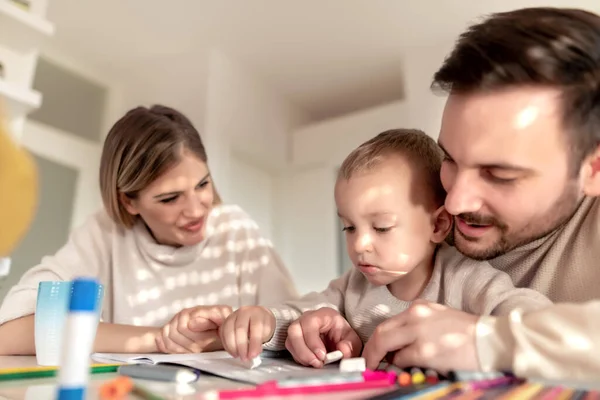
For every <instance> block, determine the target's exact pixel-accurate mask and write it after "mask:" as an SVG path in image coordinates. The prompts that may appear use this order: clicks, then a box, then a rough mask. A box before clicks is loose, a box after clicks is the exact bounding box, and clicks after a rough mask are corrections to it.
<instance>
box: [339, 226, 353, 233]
mask: <svg viewBox="0 0 600 400" xmlns="http://www.w3.org/2000/svg"><path fill="white" fill-rule="evenodd" d="M354 229H355V228H354V227H353V226H345V227H343V228H342V232H348V233H352V232H354Z"/></svg>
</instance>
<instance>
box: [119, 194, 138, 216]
mask: <svg viewBox="0 0 600 400" xmlns="http://www.w3.org/2000/svg"><path fill="white" fill-rule="evenodd" d="M119 201H120V202H121V204H122V205H123V207H125V210H127V212H128V213H129V214H131V215H139V213H140V212H139V211H138V209H137V207H136V205H135V200H134V199H132V198H131V197H129V196H127V195H126V194H125V193H119Z"/></svg>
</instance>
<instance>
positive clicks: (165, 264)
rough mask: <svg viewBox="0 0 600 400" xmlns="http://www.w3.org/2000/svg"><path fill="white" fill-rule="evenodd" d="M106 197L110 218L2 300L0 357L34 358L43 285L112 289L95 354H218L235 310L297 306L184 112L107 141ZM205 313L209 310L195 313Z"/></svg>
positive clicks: (125, 121) (87, 229)
mask: <svg viewBox="0 0 600 400" xmlns="http://www.w3.org/2000/svg"><path fill="white" fill-rule="evenodd" d="M100 190H101V193H102V200H103V203H104V210H102V211H100V212H98V213H96V214H95V215H93V216H91V218H89V220H88V221H87V222H86V223H85V224H84V225H83V226H82V227H80V228H79V229H77V230H75V231H74V232H73V233H72V234H71V236H70V238H69V241H68V242H67V244H66V245H65V246H64V247H63V248H61V249H60V250H59V251H58V252H57V253H56V254H55V255H54V256H50V257H44V258H43V259H42V262H41V264H40V265H38V266H36V267H34V268H32V269H31V270H29V271H27V272H26V273H25V274H24V275H23V277H22V278H21V280H20V282H19V283H18V284H17V285H15V286H14V287H13V288H12V289H11V290H10V292H9V293H8V295H7V296H6V298H5V299H4V302H3V305H2V307H1V308H0V324H1V325H0V337H2V338H3V339H2V340H1V341H0V342H1V343H0V354H34V353H35V345H34V334H33V332H34V329H33V327H34V323H33V321H34V315H33V314H34V312H35V301H36V293H37V285H38V283H39V282H40V281H44V280H70V279H72V278H73V277H75V276H82V275H85V276H95V277H98V278H99V279H100V281H101V282H102V283H103V284H104V287H105V296H104V304H103V311H102V321H103V322H101V323H100V325H99V327H98V333H97V335H96V342H95V346H94V350H95V351H101V352H139V353H147V352H156V351H161V352H186V351H202V350H207V349H214V348H217V347H219V343H217V335H216V329H217V328H218V326H219V324H220V322H221V321H222V319H223V318H225V317H226V316H227V315H228V314H229V313H230V312H231V308H232V307H240V306H243V305H254V304H264V303H272V302H280V301H284V300H287V299H289V298H291V297H295V295H296V294H295V291H294V289H293V285H292V283H291V280H290V277H289V274H288V272H287V271H286V269H285V268H284V267H283V265H282V264H281V261H280V259H279V257H278V256H277V255H276V254H275V252H274V251H273V249H272V248H271V245H270V243H269V241H268V240H265V239H264V238H263V237H261V236H260V234H259V232H258V227H257V225H256V223H255V222H254V221H252V220H251V219H250V218H249V217H248V216H247V215H246V214H245V213H244V212H243V211H242V210H241V209H240V208H239V207H237V206H231V205H223V204H222V203H221V200H220V198H219V195H218V194H217V191H216V190H215V188H214V186H213V183H212V180H211V176H210V172H209V169H208V165H207V156H206V151H205V149H204V145H203V144H202V141H201V139H200V136H199V134H198V132H197V131H196V129H195V128H194V127H193V126H192V124H191V122H190V121H189V120H188V119H187V118H186V117H185V116H183V115H182V114H181V113H179V112H177V111H175V110H173V109H171V108H167V107H164V106H154V107H152V108H150V109H148V108H144V107H138V108H135V109H133V110H131V111H129V112H128V113H127V114H126V115H125V116H124V117H123V118H121V119H120V120H119V121H117V123H116V124H115V125H114V126H113V127H112V129H111V131H110V132H109V134H108V136H107V138H106V140H105V143H104V149H103V152H102V159H101V163H100ZM197 305H200V306H204V307H196V308H191V309H190V307H193V306H197ZM214 305H219V306H214ZM207 306H213V307H207ZM173 315H175V317H173ZM171 317H173V318H171ZM205 331H207V332H205Z"/></svg>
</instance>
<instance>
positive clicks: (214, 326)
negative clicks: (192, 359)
mask: <svg viewBox="0 0 600 400" xmlns="http://www.w3.org/2000/svg"><path fill="white" fill-rule="evenodd" d="M231 311H232V310H231V307H229V306H220V305H219V306H197V307H192V308H186V309H183V310H181V311H180V312H178V313H177V314H176V315H175V316H174V317H173V318H172V319H171V321H169V322H168V323H167V324H165V326H163V327H162V329H161V331H160V333H159V334H158V335H157V336H156V347H157V348H158V351H160V352H162V353H201V352H203V351H212V350H216V349H219V348H220V346H221V343H220V340H219V333H218V331H217V330H218V329H219V327H220V326H221V324H222V323H223V321H224V320H225V318H227V317H228V316H229V314H231Z"/></svg>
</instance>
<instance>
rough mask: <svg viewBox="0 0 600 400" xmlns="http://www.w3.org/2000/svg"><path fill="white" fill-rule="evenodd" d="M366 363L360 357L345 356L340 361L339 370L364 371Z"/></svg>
mask: <svg viewBox="0 0 600 400" xmlns="http://www.w3.org/2000/svg"><path fill="white" fill-rule="evenodd" d="M366 370H367V363H366V361H365V359H364V358H362V357H355V358H345V359H343V360H342V361H341V362H340V372H364V371H366Z"/></svg>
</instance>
